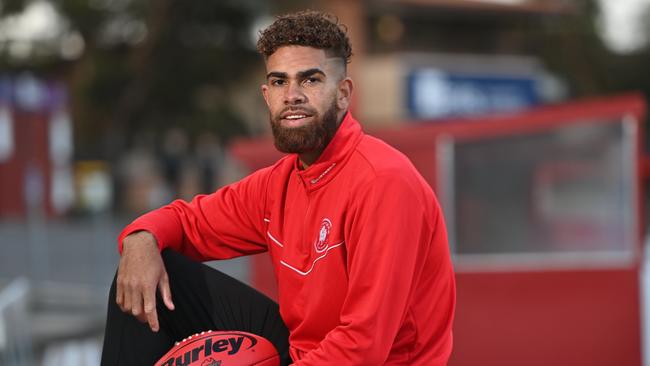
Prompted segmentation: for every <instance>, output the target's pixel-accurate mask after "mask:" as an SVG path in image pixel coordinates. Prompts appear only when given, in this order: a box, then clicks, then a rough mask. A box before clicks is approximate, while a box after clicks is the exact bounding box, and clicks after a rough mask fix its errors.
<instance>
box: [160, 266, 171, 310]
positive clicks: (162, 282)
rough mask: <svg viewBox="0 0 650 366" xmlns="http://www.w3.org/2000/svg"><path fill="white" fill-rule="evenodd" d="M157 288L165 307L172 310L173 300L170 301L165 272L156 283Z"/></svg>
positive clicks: (167, 278) (169, 289)
mask: <svg viewBox="0 0 650 366" xmlns="http://www.w3.org/2000/svg"><path fill="white" fill-rule="evenodd" d="M158 289H159V290H160V295H161V296H162V299H163V302H164V303H165V306H167V309H169V310H174V302H173V301H172V291H171V288H170V287H169V277H168V276H167V273H164V274H163V276H162V278H161V279H160V282H159V283H158Z"/></svg>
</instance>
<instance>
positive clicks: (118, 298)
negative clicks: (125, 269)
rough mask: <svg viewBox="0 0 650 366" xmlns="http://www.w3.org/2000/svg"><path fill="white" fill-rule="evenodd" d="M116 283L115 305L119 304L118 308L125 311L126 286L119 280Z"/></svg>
mask: <svg viewBox="0 0 650 366" xmlns="http://www.w3.org/2000/svg"><path fill="white" fill-rule="evenodd" d="M115 282H116V284H115V303H117V306H119V307H120V309H121V310H122V311H124V310H125V308H124V286H123V285H122V281H121V279H119V278H118V279H117V280H116V281H115Z"/></svg>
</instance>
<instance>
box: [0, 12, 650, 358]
mask: <svg viewBox="0 0 650 366" xmlns="http://www.w3.org/2000/svg"><path fill="white" fill-rule="evenodd" d="M305 8H311V9H319V10H326V11H330V12H333V13H335V14H337V15H338V17H339V18H340V20H341V21H342V22H343V23H344V24H346V25H347V27H348V29H349V30H350V36H351V40H352V43H353V50H354V57H353V62H352V64H351V66H350V74H351V76H352V78H353V79H354V80H355V81H356V89H355V93H356V95H355V99H354V103H353V113H354V114H355V116H356V117H357V118H358V119H360V121H361V122H362V123H363V124H364V128H365V129H366V130H367V131H368V132H369V133H371V134H374V135H377V136H379V137H381V138H383V139H385V140H386V141H388V142H389V143H391V144H392V145H394V146H396V147H398V148H399V149H400V150H402V151H404V152H405V153H406V154H407V155H408V156H409V157H410V158H411V159H412V160H413V162H414V163H415V165H416V166H417V167H418V169H419V170H420V171H421V172H422V174H423V175H424V177H425V178H426V179H427V181H429V183H430V184H431V185H432V187H433V188H434V189H435V191H436V193H437V195H438V197H439V199H440V201H441V203H442V205H443V208H444V211H445V216H446V218H447V223H448V227H449V233H450V245H451V249H452V253H453V257H454V263H455V266H456V270H457V281H458V310H457V319H456V323H455V329H454V332H455V343H456V344H455V350H454V354H453V356H452V360H451V362H450V364H451V365H477V364H481V365H501V366H503V365H642V364H643V365H650V357H648V356H646V353H647V351H648V350H650V340H648V339H649V337H647V336H646V335H645V329H646V328H647V327H646V326H645V325H644V322H645V319H646V318H647V314H648V312H647V310H646V309H645V304H646V303H650V302H649V301H646V300H645V293H646V292H645V291H644V288H645V287H646V285H645V278H646V274H645V271H646V270H645V268H646V266H645V264H644V262H645V248H644V241H645V233H646V228H647V226H648V225H647V220H646V207H647V203H648V202H649V201H648V198H647V197H648V195H647V194H645V193H644V192H645V191H646V186H647V181H648V179H647V178H648V177H650V174H649V173H650V169H648V168H650V159H648V158H646V154H647V153H646V150H647V149H646V148H645V146H646V145H647V143H646V141H647V140H648V138H647V136H648V133H647V132H646V131H647V129H646V127H645V120H646V117H645V114H646V105H645V100H647V96H648V95H650V72H649V68H650V0H375V1H371V0H365V1H363V0H330V1H326V0H321V1H316V0H314V1H289V0H275V1H262V0H239V1H234V0H231V1H179V0H156V1H138V0H85V1H82V0H0V365H7V366H10V365H11V366H13V365H55V364H56V365H61V364H63V365H73V366H74V365H88V366H90V365H98V364H99V355H100V352H101V341H102V333H103V327H104V317H105V311H106V302H107V292H108V288H109V286H110V282H111V281H112V278H113V275H114V273H115V269H116V265H117V263H118V254H117V249H116V237H117V235H118V233H119V231H120V230H121V228H122V227H123V226H124V225H126V224H127V223H128V222H130V220H132V219H134V218H135V217H137V216H138V215H140V214H142V213H144V212H146V211H148V210H151V209H154V208H157V207H160V206H161V205H163V204H165V203H167V202H169V201H171V200H172V199H175V198H183V199H190V198H191V197H192V196H193V195H195V194H197V193H201V192H211V191H214V190H215V189H217V188H218V187H220V186H222V185H224V184H227V183H230V182H233V181H235V180H237V179H239V178H241V177H243V176H245V175H246V174H248V173H250V172H251V171H253V170H255V169H258V168H261V167H263V166H265V165H268V164H271V163H272V162H273V161H274V159H275V158H276V157H278V156H279V154H278V153H277V152H275V151H274V150H273V147H272V144H271V140H270V138H269V131H270V129H269V126H268V112H267V110H266V108H265V105H264V102H263V99H262V98H261V95H260V92H259V85H260V84H261V83H262V82H263V81H264V74H265V73H264V65H263V63H262V60H261V58H260V56H259V55H258V54H257V53H256V51H255V42H256V40H257V34H258V31H259V30H260V29H262V28H264V27H266V26H267V25H269V24H270V23H271V22H272V21H273V19H274V16H275V15H278V14H282V13H285V12H289V11H293V10H298V9H305ZM211 265H213V266H216V267H218V268H220V269H222V270H224V271H226V272H227V273H230V274H232V275H233V276H236V277H237V278H240V279H241V280H243V281H245V282H247V283H249V284H252V285H253V286H256V287H257V288H259V289H261V290H262V291H264V292H266V293H268V294H269V295H270V296H275V284H274V283H273V281H272V276H269V274H270V268H269V263H268V262H267V261H266V259H265V257H264V256H256V257H251V258H241V259H237V260H232V261H225V262H214V263H211ZM649 306H650V305H649ZM646 344H648V345H649V346H646Z"/></svg>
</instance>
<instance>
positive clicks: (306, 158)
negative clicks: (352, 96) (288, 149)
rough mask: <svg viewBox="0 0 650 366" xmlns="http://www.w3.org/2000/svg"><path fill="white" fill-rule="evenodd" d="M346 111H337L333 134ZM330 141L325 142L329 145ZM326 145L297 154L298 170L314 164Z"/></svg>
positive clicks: (339, 125)
mask: <svg viewBox="0 0 650 366" xmlns="http://www.w3.org/2000/svg"><path fill="white" fill-rule="evenodd" d="M347 112H348V111H347V110H345V111H341V112H339V115H338V116H337V119H338V123H337V124H336V132H334V136H336V133H337V132H338V130H339V128H340V127H341V124H342V123H343V118H344V117H345V114H346V113H347ZM334 136H332V138H334ZM330 142H332V141H329V142H328V143H327V145H329V143H330ZM327 145H325V147H323V148H322V149H319V150H315V151H310V152H306V153H302V154H298V159H300V166H299V169H300V170H305V169H307V168H309V166H310V165H312V164H314V163H315V162H316V160H318V158H319V157H320V156H321V154H322V153H323V151H325V149H326V148H327Z"/></svg>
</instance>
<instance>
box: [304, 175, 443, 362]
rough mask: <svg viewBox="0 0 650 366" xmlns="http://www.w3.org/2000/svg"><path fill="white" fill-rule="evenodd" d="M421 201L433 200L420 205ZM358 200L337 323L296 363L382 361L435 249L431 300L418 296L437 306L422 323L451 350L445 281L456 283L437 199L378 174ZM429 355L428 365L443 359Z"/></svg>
mask: <svg viewBox="0 0 650 366" xmlns="http://www.w3.org/2000/svg"><path fill="white" fill-rule="evenodd" d="M423 199H430V200H431V201H432V202H430V203H424V202H423ZM356 202H358V205H359V207H358V208H357V209H356V210H355V211H356V212H355V213H354V216H353V220H352V223H351V225H352V226H353V227H351V228H350V229H349V232H350V235H349V236H347V238H346V240H347V243H346V246H347V250H348V254H347V255H348V258H347V266H348V268H347V270H348V273H349V287H348V292H347V295H346V298H345V300H344V303H343V307H342V310H341V315H340V324H339V325H338V326H337V327H335V328H334V329H333V330H332V331H330V332H329V333H328V334H327V336H326V337H325V339H324V340H323V341H321V343H320V344H319V346H318V347H317V348H316V349H314V350H312V351H310V352H308V353H307V354H305V356H304V357H302V358H301V359H300V360H299V361H297V362H295V364H294V365H296V366H311V365H319V366H324V365H348V366H350V365H383V364H384V363H385V362H386V361H387V358H388V355H389V353H390V351H391V347H392V346H393V344H394V342H395V339H396V337H397V335H398V331H399V329H400V326H401V324H402V322H403V321H404V319H405V318H406V317H407V316H412V315H413V314H409V311H410V309H409V304H410V303H411V302H412V294H413V289H414V287H415V285H416V282H417V279H418V278H419V277H420V276H421V273H422V271H423V270H425V269H424V268H423V267H424V263H425V261H426V258H427V257H429V256H430V255H432V253H435V254H434V255H433V257H434V258H435V260H434V263H431V262H427V268H426V271H435V272H436V275H435V276H436V277H437V278H436V280H435V281H434V283H435V287H436V288H431V291H430V293H431V294H432V295H431V297H430V298H427V299H416V301H429V300H430V299H433V302H434V303H432V304H431V305H430V306H432V307H439V308H440V310H441V311H440V312H438V311H436V314H439V315H436V317H437V318H436V319H433V322H434V323H435V324H431V323H429V320H431V319H427V323H428V324H425V325H423V326H426V327H436V328H437V329H440V332H439V333H438V335H439V339H436V340H435V346H434V347H436V348H440V349H443V348H448V347H446V345H447V344H448V342H449V340H450V337H451V330H450V328H451V322H452V319H451V316H450V314H451V312H450V311H448V310H449V309H450V308H452V307H453V304H451V303H450V300H449V299H450V293H449V292H450V291H453V290H451V288H453V286H451V287H450V286H449V281H453V279H450V276H451V277H453V271H452V270H451V266H450V258H449V254H448V243H447V235H446V230H445V228H444V221H443V219H442V215H441V213H440V210H439V208H438V205H437V202H436V201H435V197H434V196H433V195H432V194H428V195H423V194H422V188H421V187H418V186H417V183H414V182H412V181H409V180H407V179H404V178H403V177H402V176H400V175H399V174H394V175H390V176H383V177H382V176H379V177H377V179H376V181H375V182H373V183H372V184H371V187H370V188H368V190H367V192H366V193H365V194H364V195H362V196H361V197H359V199H357V200H356ZM427 204H431V205H435V210H426V209H425V205H427ZM432 212H433V216H432ZM346 231H347V229H346ZM438 254H440V255H438ZM431 264H432V265H431ZM452 295H453V294H452ZM451 297H453V296H451ZM435 302H439V303H438V304H436V303H435ZM452 312H453V311H452ZM416 341H419V340H416V339H414V342H416ZM441 354H442V355H441V359H445V358H446V357H448V352H447V350H443V351H441ZM431 361H432V363H431V365H443V364H445V363H446V360H444V361H442V362H441V363H438V362H436V361H434V360H431Z"/></svg>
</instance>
